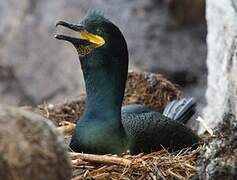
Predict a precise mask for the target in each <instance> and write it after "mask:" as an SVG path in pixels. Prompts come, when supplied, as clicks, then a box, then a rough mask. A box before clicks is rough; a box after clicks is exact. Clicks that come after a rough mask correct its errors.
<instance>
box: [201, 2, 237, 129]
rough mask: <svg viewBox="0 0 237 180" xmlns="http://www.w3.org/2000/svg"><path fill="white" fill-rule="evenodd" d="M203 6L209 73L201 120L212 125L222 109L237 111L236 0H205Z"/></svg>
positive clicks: (218, 118) (216, 121)
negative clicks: (206, 32)
mask: <svg viewBox="0 0 237 180" xmlns="http://www.w3.org/2000/svg"><path fill="white" fill-rule="evenodd" d="M206 5H207V9H206V12H207V24H208V36H207V43H208V57H207V66H208V72H209V74H208V88H207V93H206V98H207V107H206V108H205V109H204V119H205V121H206V123H207V125H208V126H209V127H211V128H213V127H215V126H216V125H217V123H218V122H220V121H221V120H222V116H223V114H224V113H225V112H228V113H232V114H234V115H236V113H237V112H236V101H237V99H236V97H237V96H236V92H237V78H236V77H237V38H236V37H237V21H236V19H237V1H235V0H219V1H215V0H207V4H206ZM202 130H203V128H201V131H202Z"/></svg>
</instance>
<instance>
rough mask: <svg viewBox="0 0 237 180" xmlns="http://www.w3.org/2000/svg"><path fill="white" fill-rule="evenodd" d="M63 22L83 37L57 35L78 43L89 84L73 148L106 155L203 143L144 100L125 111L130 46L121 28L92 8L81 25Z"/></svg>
mask: <svg viewBox="0 0 237 180" xmlns="http://www.w3.org/2000/svg"><path fill="white" fill-rule="evenodd" d="M58 25H62V26H65V27H68V28H70V29H73V30H76V31H79V32H80V34H81V36H82V37H81V38H73V37H69V36H64V35H57V38H58V39H63V40H67V41H69V42H71V43H72V44H73V45H74V46H75V47H76V49H77V51H78V54H79V59H80V62H81V68H82V71H83V75H84V80H85V85H86V93H87V100H86V107H85V112H84V114H83V115H82V117H81V118H80V120H79V121H78V122H77V126H76V129H75V132H74V134H73V136H72V140H71V143H70V147H71V149H72V150H74V151H77V152H86V153H96V154H106V153H122V152H124V151H126V150H128V149H129V150H130V151H131V152H132V153H139V152H151V151H154V150H158V149H160V148H161V145H162V146H164V147H170V148H172V149H174V150H177V149H182V148H184V147H188V146H192V145H193V144H194V143H196V142H198V137H197V136H196V135H195V134H194V133H193V132H192V131H191V130H190V129H188V128H186V127H185V126H184V125H183V124H182V123H180V122H177V121H175V120H171V119H169V118H167V117H165V116H164V115H162V114H161V113H159V112H154V111H152V110H150V109H148V108H145V107H143V106H142V105H134V106H132V105H130V106H128V107H126V108H124V109H123V110H122V111H121V106H122V100H123V96H124V89H125V84H126V79H127V73H128V50H127V45H126V41H125V39H124V37H123V35H122V33H121V32H120V30H119V29H118V27H116V26H115V25H114V24H113V23H111V22H110V21H109V20H107V19H105V18H104V17H103V16H101V15H100V14H98V13H90V14H89V15H88V16H87V17H86V18H85V19H84V20H83V21H82V22H81V25H72V24H68V23H65V22H59V23H58ZM187 111H188V110H185V111H179V113H182V114H185V113H186V112H187ZM121 112H122V113H121ZM171 112H174V111H171ZM184 112H185V113H184ZM188 112H189V111H188Z"/></svg>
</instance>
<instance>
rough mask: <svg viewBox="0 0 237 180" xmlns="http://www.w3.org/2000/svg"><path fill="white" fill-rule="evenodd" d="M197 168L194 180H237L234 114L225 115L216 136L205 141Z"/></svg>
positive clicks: (236, 128)
mask: <svg viewBox="0 0 237 180" xmlns="http://www.w3.org/2000/svg"><path fill="white" fill-rule="evenodd" d="M197 167H198V171H197V175H196V176H195V178H194V179H218V180H219V179H220V180H221V179H228V180H235V179H236V177H237V120H236V118H235V116H234V115H233V114H225V115H224V117H223V121H222V122H221V123H220V124H219V125H218V126H217V127H216V128H215V129H214V136H213V137H210V138H209V139H208V140H206V141H205V146H204V149H203V151H202V152H201V155H200V157H199V158H198V163H197Z"/></svg>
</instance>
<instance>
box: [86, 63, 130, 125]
mask: <svg viewBox="0 0 237 180" xmlns="http://www.w3.org/2000/svg"><path fill="white" fill-rule="evenodd" d="M85 66H86V65H85ZM82 68H83V75H84V80H85V85H86V93H87V100H86V108H85V113H84V115H86V116H87V117H88V116H89V117H95V119H96V120H98V121H99V120H101V121H113V123H116V121H118V123H120V121H121V106H122V101H123V96H124V89H125V84H126V79H127V73H123V74H121V73H122V72H121V70H120V69H119V68H115V69H113V68H103V69H90V68H88V67H87V68H86V67H82ZM87 119H88V118H87ZM93 119H94V118H93Z"/></svg>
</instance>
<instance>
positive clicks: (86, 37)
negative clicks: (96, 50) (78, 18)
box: [55, 21, 105, 47]
mask: <svg viewBox="0 0 237 180" xmlns="http://www.w3.org/2000/svg"><path fill="white" fill-rule="evenodd" d="M59 25H60V26H63V27H66V28H69V29H71V30H73V31H76V32H79V34H80V38H76V37H71V36H67V35H61V34H56V35H55V38H57V39H59V40H66V41H69V42H71V43H72V44H74V45H77V46H78V45H80V46H89V45H93V46H94V47H100V46H102V45H104V43H105V40H104V39H103V38H102V37H101V36H98V35H95V34H92V33H90V32H88V31H87V30H86V28H85V26H83V25H81V24H70V23H67V22H65V21H58V22H57V23H56V26H59Z"/></svg>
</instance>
